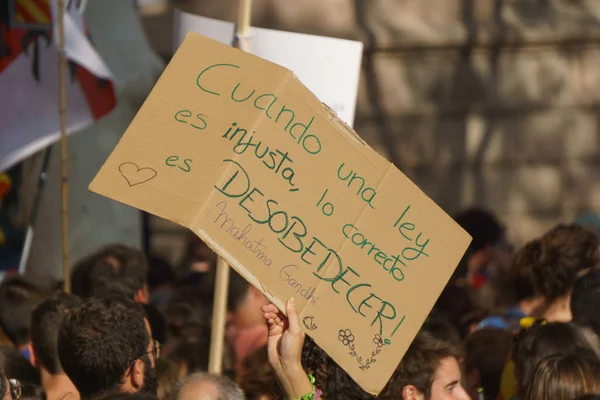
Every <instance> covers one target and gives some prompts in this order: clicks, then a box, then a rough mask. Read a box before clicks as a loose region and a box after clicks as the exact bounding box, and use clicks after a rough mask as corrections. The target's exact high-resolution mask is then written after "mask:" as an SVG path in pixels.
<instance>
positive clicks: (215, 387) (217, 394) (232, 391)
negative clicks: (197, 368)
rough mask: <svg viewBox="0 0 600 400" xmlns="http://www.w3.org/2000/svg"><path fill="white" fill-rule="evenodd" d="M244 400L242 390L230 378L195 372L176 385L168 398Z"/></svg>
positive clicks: (176, 399)
mask: <svg viewBox="0 0 600 400" xmlns="http://www.w3.org/2000/svg"><path fill="white" fill-rule="evenodd" d="M221 399H227V400H244V399H245V397H244V392H242V390H241V389H240V387H239V386H238V385H237V384H236V383H235V382H234V381H232V380H231V379H229V378H227V377H225V376H215V375H210V374H207V373H204V372H197V373H195V374H192V375H190V376H188V377H186V378H184V379H183V380H181V381H180V382H179V383H178V384H177V385H176V386H175V390H173V392H172V393H171V395H170V396H169V400H221Z"/></svg>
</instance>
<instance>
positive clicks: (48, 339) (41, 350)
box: [31, 293, 81, 375]
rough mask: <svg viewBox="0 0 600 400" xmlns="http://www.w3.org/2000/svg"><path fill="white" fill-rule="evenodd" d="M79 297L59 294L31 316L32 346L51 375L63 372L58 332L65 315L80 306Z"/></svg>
mask: <svg viewBox="0 0 600 400" xmlns="http://www.w3.org/2000/svg"><path fill="white" fill-rule="evenodd" d="M80 302H81V300H80V299H79V297H77V296H75V295H72V294H67V293H59V294H55V295H54V296H52V297H50V298H48V299H46V300H45V301H43V302H42V303H41V304H40V305H39V306H37V308H36V309H35V310H34V311H33V313H32V314H31V345H32V347H33V351H34V352H35V358H36V359H37V360H38V362H39V363H40V364H41V366H42V367H43V368H44V369H46V370H47V371H48V372H49V373H50V374H52V375H55V374H58V373H60V372H62V367H61V366H60V360H59V359H58V331H59V329H60V325H61V323H62V321H63V319H64V318H65V315H66V314H67V313H68V312H69V311H70V310H71V309H72V308H73V307H75V306H77V305H79V303H80Z"/></svg>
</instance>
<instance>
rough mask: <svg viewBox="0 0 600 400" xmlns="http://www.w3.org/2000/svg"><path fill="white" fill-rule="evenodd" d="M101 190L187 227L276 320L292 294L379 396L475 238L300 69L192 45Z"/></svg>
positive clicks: (193, 39)
mask: <svg viewBox="0 0 600 400" xmlns="http://www.w3.org/2000/svg"><path fill="white" fill-rule="evenodd" d="M290 51H293V50H290ZM90 190H92V191H94V192H97V193H99V194H102V195H104V196H108V197H110V198H113V199H115V200H118V201H120V202H123V203H125V204H129V205H131V206H134V207H137V208H139V209H142V210H145V211H147V212H150V213H152V214H155V215H158V216H160V217H163V218H166V219H169V220H171V221H174V222H176V223H178V224H181V225H184V226H187V227H189V228H190V229H191V230H193V231H194V232H195V233H196V234H197V235H198V236H200V237H201V238H202V239H203V240H204V241H205V242H206V243H208V244H209V245H210V246H211V247H212V248H213V249H214V250H215V251H217V252H218V253H219V255H220V256H221V257H223V258H224V259H225V260H226V261H227V262H228V263H229V264H230V265H231V266H232V267H233V268H235V269H236V270H237V271H238V272H240V273H241V274H242V275H243V276H244V277H245V278H246V279H248V280H249V281H250V282H251V283H252V284H253V285H254V286H256V287H257V288H258V289H260V290H261V291H262V292H263V293H264V294H265V296H267V297H268V298H269V299H270V300H271V301H272V302H273V303H274V304H275V305H277V306H278V307H279V308H280V309H283V308H284V303H285V301H286V300H287V299H288V298H290V297H295V299H296V301H297V304H298V307H299V310H300V319H301V321H302V324H303V326H304V329H305V330H306V332H307V333H308V334H309V335H310V336H311V337H312V338H313V339H314V340H315V341H316V342H317V344H318V345H319V346H321V347H322V348H323V349H324V350H325V351H326V352H327V353H328V354H329V355H330V356H331V357H332V358H333V359H334V360H335V361H336V362H337V363H338V364H339V365H340V366H341V367H343V368H344V369H345V370H346V371H347V372H348V373H349V374H350V375H351V376H352V377H353V379H355V381H356V382H357V383H358V384H359V385H360V386H361V387H363V388H364V389H365V390H366V391H368V392H370V393H378V392H379V391H381V389H382V388H383V387H384V386H385V384H386V382H387V381H388V379H389V378H390V376H391V375H392V373H393V371H394V369H395V368H396V367H397V365H398V363H399V362H400V360H401V358H402V356H403V354H404V353H405V352H406V349H407V348H408V346H409V345H410V343H411V341H412V339H413V337H414V336H415V334H416V333H417V331H418V330H419V328H420V327H421V325H422V323H423V321H424V319H425V317H426V316H427V314H428V313H429V311H430V309H431V307H432V306H433V304H434V302H435V300H436V299H437V297H438V295H439V293H440V292H441V290H442V289H443V287H444V286H445V284H446V282H447V280H448V279H449V277H450V275H451V274H452V272H453V270H454V268H455V266H456V265H457V263H458V262H459V260H460V258H461V256H462V255H463V253H464V251H465V250H466V248H467V246H468V244H469V241H470V237H469V236H468V235H467V233H466V232H464V231H463V230H462V229H461V228H460V227H459V226H458V225H457V224H456V223H455V222H454V221H453V220H452V219H451V218H450V217H449V216H448V215H446V214H445V213H444V212H443V211H442V210H441V209H440V208H439V207H438V206H437V205H436V204H435V203H434V202H433V201H432V200H430V199H429V198H428V197H427V196H426V195H425V194H423V192H421V190H419V188H418V187H417V186H415V185H414V184H413V183H412V182H411V181H410V180H409V179H408V178H407V177H406V176H405V175H404V174H402V172H400V171H399V170H398V169H396V167H394V166H393V165H392V164H390V163H389V162H388V161H386V160H385V159H383V158H382V157H380V156H379V155H378V154H377V153H375V152H374V151H373V150H372V149H371V148H369V147H368V146H367V145H366V144H365V143H364V142H363V141H362V140H361V139H360V137H359V136H358V135H357V134H356V133H355V132H354V131H352V130H351V129H350V128H348V127H347V126H346V125H345V124H344V123H343V122H341V121H340V120H339V119H338V118H337V117H336V116H335V115H334V114H333V112H331V111H330V110H329V109H328V108H327V107H325V106H324V105H323V104H322V103H321V102H320V101H319V100H318V99H317V98H316V97H315V96H314V95H313V94H312V93H311V92H310V91H309V90H308V89H307V88H306V87H304V86H303V85H302V84H301V83H300V82H299V81H298V79H296V77H295V76H294V75H293V73H292V72H290V71H289V70H287V69H285V68H283V67H281V66H278V65H276V64H273V63H271V62H268V61H265V60H262V59H260V58H258V57H256V56H253V55H250V54H247V53H244V52H242V51H240V50H237V49H233V48H231V47H228V46H226V45H223V44H221V43H218V42H215V41H213V40H211V39H208V38H205V37H203V36H200V35H198V34H195V33H190V34H188V36H187V37H186V39H185V40H184V42H183V44H182V45H181V47H180V48H179V50H178V51H177V53H176V54H175V55H174V57H173V59H172V61H171V63H170V64H169V65H168V66H167V68H166V70H165V71H164V73H163V75H162V76H161V78H160V79H159V81H158V82H157V84H156V86H155V87H154V89H153V91H152V92H151V93H150V95H149V96H148V98H147V100H146V102H145V103H144V105H143V106H142V108H141V109H140V111H139V112H138V114H137V115H136V117H135V118H134V120H133V121H132V123H131V125H130V126H129V128H128V129H127V132H126V133H125V135H124V136H123V138H122V139H121V141H120V142H119V144H118V145H117V147H116V148H115V150H114V151H113V153H112V154H111V155H110V157H109V158H108V160H107V161H106V163H105V164H104V166H103V167H102V169H101V170H100V171H99V173H98V175H97V176H96V177H95V179H94V181H93V182H92V183H91V185H90Z"/></svg>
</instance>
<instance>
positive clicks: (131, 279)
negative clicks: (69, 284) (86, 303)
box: [72, 244, 148, 299]
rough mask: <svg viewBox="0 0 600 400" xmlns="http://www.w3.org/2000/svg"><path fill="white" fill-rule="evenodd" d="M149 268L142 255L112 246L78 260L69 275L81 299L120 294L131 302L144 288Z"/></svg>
mask: <svg viewBox="0 0 600 400" xmlns="http://www.w3.org/2000/svg"><path fill="white" fill-rule="evenodd" d="M147 273H148V264H147V262H146V257H145V256H144V254H143V253H142V252H140V251H139V250H137V249H134V248H132V247H128V246H125V245H121V244H113V245H109V246H106V247H104V248H102V249H100V250H99V251H98V252H96V253H94V254H92V255H91V256H88V257H86V258H84V259H83V260H81V261H80V262H78V263H77V265H75V267H74V270H73V272H72V275H73V278H74V279H73V280H74V282H76V284H75V285H74V286H75V287H76V290H74V293H76V294H78V295H80V296H81V297H84V298H86V297H89V296H102V295H108V294H119V295H122V296H125V297H127V298H130V299H133V298H134V297H135V295H136V293H137V291H138V290H140V289H141V288H143V287H144V284H146V278H147Z"/></svg>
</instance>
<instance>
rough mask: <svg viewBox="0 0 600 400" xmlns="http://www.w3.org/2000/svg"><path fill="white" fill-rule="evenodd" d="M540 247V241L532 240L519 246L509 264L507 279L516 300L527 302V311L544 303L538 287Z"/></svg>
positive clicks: (533, 309)
mask: <svg viewBox="0 0 600 400" xmlns="http://www.w3.org/2000/svg"><path fill="white" fill-rule="evenodd" d="M541 249H542V245H541V241H540V240H539V239H538V240H533V241H531V242H529V243H527V244H525V246H523V247H521V248H520V249H519V250H517V251H516V252H515V254H514V255H513V257H512V259H511V262H510V265H509V281H510V285H511V287H512V289H513V290H514V294H515V297H516V301H517V302H519V303H523V302H528V305H529V307H528V308H529V309H528V310H527V311H528V313H529V312H532V311H535V310H537V309H540V308H541V307H542V306H543V305H544V295H543V294H542V293H541V290H540V288H539V284H538V282H539V277H538V275H539V273H536V272H537V271H539V268H534V266H535V265H538V264H539V259H540V253H541V251H542V250H541Z"/></svg>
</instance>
